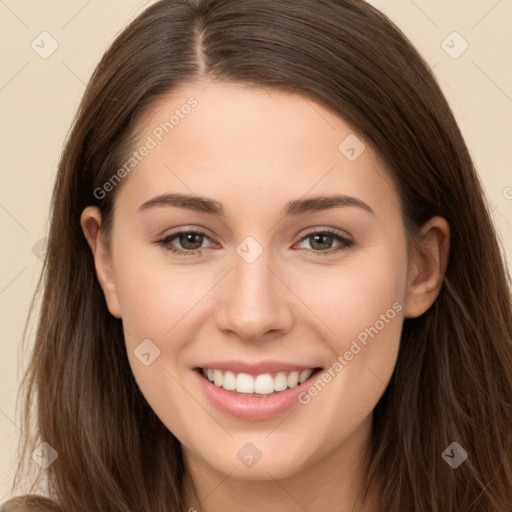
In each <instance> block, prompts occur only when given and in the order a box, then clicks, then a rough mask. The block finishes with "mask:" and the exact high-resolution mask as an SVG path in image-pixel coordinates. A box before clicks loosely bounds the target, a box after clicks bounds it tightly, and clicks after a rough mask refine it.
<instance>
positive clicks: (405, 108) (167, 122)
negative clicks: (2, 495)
mask: <svg viewBox="0 0 512 512" xmlns="http://www.w3.org/2000/svg"><path fill="white" fill-rule="evenodd" d="M43 285H44V293H43V297H42V308H41V316H40V319H39V326H38V332H37V339H36V344H35V348H34V351H33V356H32V361H31V364H30V367H29V368H28V371H27V374H26V381H25V384H26V388H25V390H26V393H25V398H24V399H25V402H24V403H25V407H26V414H25V431H26V432H28V431H30V427H31V425H30V421H29V411H30V407H31V404H32V403H34V402H33V401H34V400H37V401H36V402H35V403H36V404H37V419H36V423H37V432H36V433H35V434H34V435H33V437H32V438H31V440H30V442H27V443H26V444H25V445H23V451H22V453H21V454H20V466H19V471H18V479H20V478H21V474H22V472H23V467H24V466H23V461H24V460H25V459H26V458H28V457H26V455H28V454H30V453H31V454H32V456H33V458H34V459H38V458H39V459H40V462H39V464H40V466H41V467H42V468H43V469H44V471H42V472H41V474H42V476H44V478H46V480H45V483H46V484H47V493H46V494H47V495H48V496H47V497H46V498H45V497H42V496H39V497H38V496H36V495H34V494H32V495H30V494H28V495H26V496H23V497H18V498H14V499H13V500H11V501H10V502H8V503H6V504H5V505H4V508H3V509H2V510H5V511H17V510H58V511H72V510H73V511H81V510H83V511H90V510H109V511H125V512H128V511H142V510H147V511H149V510H151V511H169V510H173V511H174V510H175V511H184V510H189V511H193V510H203V511H207V512H216V511H219V510H244V511H255V510H262V509H265V510H278V509H279V510H280V511H281V512H283V511H286V512H288V511H290V512H291V511H295V510H337V511H341V512H345V511H352V510H358V511H377V510H378V511H396V512H403V511H413V510H414V511H416V512H420V511H421V512H423V511H424V512H426V511H429V512H431V511H441V510H442V511H443V512H447V511H460V510H474V511H491V510H492V511H498V512H505V511H509V510H510V509H511V506H512V458H511V455H512V446H511V437H510V434H509V431H510V425H511V420H512V411H511V406H510V396H511V391H512V340H511V338H512V334H511V333H512V329H511V326H512V314H511V297H510V290H509V287H508V276H507V273H506V270H505V264H504V259H503V257H502V254H501V253H500V248H499V244H498V241H497V235H496V232H495V230H494V227H493V224H492V222H491V218H490V215H489V210H488V207H487V204H486V202H485V200H484V194H483V191H482V188H481V185H480V183H479V180H478V177H477V174H476V172H475V169H474V166H473V163H472V161H471V158H470V156H469V154H468V150H467V147H466V145H465V143H464V140H463V138H462V136H461V133H460V131H459V129H458V127H457V125H456V122H455V120H454V117H453V115H452V113H451V111H450V108H449V106H448V104H447V102H446V100H445V98H444V97H443V95H442V93H441V91H440V89H439V87H438V86H437V84H436V81H435V79H434V77H433V75H432V73H431V71H430V69H429V68H428V66H427V65H426V64H425V62H424V61H423V60H422V58H421V57H420V56H419V55H418V53H417V51H416V50H415V49H414V48H413V47H412V46H411V44H410V43H409V42H408V41H407V39H406V38H405V37H404V35H403V34H402V33H401V32H400V31H399V30H398V29H397V28H396V27H395V26H394V25H393V24H392V22H390V21H389V20H388V19H387V18H386V17H385V16H384V15H382V14H381V13H380V12H378V11H377V10H376V9H374V8H372V7H371V6H369V5H368V4H366V3H365V2H362V1H359V0H337V1H331V0H321V1H318V0H316V1H313V0H300V1H297V0H293V1H292V0H284V1H280V2H271V1H269V0H246V1H244V2H237V1H228V0H197V1H193V0H188V1H187V0H173V1H169V0H166V1H160V2H157V3H156V4H154V5H152V6H151V7H149V8H148V9H147V10H146V11H145V12H144V13H142V14H141V15H140V16H139V17H138V18H137V19H136V20H135V21H134V22H133V23H131V24H130V25H129V26H128V27H127V28H126V29H125V30H124V31H123V32H122V33H121V34H120V35H119V37H118V38H117V39H116V41H115V42H114V43H113V45H112V47H111V48H110V49H109V50H108V51H107V52H106V54H105V56H104V57H103V59H102V61H101V62H100V64H99V66H98V68H97V69H96V71H95V73H94V75H93V77H92V79H91V81H90V83H89V85H88V87H87V90H86V93H85V95H84V98H83V101H82V104H81V106H80V109H79V112H78V115H77V118H76V121H75V124H74V127H73V130H72V132H71V134H70V136H69V140H68V142H67V145H66V147H65V150H64V153H63V157H62V160H61V163H60V166H59V173H58V177H57V181H56V184H55V189H54V196H53V204H52V222H51V229H50V235H49V247H48V251H47V258H46V261H45V273H44V276H43ZM34 485H35V484H34Z"/></svg>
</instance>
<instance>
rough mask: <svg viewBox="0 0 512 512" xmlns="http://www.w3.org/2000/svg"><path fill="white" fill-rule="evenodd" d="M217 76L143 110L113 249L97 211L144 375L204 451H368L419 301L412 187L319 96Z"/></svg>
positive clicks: (136, 366)
mask: <svg viewBox="0 0 512 512" xmlns="http://www.w3.org/2000/svg"><path fill="white" fill-rule="evenodd" d="M205 86H206V85H205V83H199V82H197V83H193V84H188V85H187V86H183V87H181V88H179V89H176V90H174V91H173V92H172V94H170V95H169V96H167V97H166V98H165V100H164V101H162V102H160V103H159V104H158V105H157V106H155V107H154V108H153V109H152V110H151V111H149V112H148V113H147V114H146V115H145V117H144V119H143V120H142V121H141V122H140V126H139V128H140V134H141V135H140V137H139V140H138V143H137V144H136V147H134V151H136V152H137V154H136V155H135V156H134V158H135V159H136V160H133V161H132V162H131V163H130V162H128V159H127V162H128V163H127V166H126V167H125V171H126V170H127V169H130V170H129V171H127V172H125V173H121V174H122V175H124V176H122V183H121V185H117V186H118V187H120V188H119V190H118V191H116V199H115V209H114V217H113V224H112V231H111V233H110V249H109V252H107V251H106V249H105V250H104V251H103V252H102V245H101V244H102V242H101V240H100V239H99V238H97V239H96V242H91V240H92V239H93V238H94V236H93V235H92V234H91V233H92V231H93V230H91V229H89V228H88V226H90V224H91V219H92V220H93V221H94V219H96V220H98V221H100V220H101V219H99V217H98V213H97V211H95V210H94V209H91V208H90V209H88V210H87V211H86V212H84V215H83V216H82V225H83V226H84V231H85V232H86V234H87V236H88V239H89V241H90V243H91V247H93V250H94V252H95V258H96V267H97V271H98V276H99V278H100V282H101V285H102V287H103V289H104V291H105V296H106V300H107V304H108V307H109V310H110V311H111V313H112V314H114V315H116V316H119V317H121V318H122V321H123V326H124V331H125V339H126V348H127V353H128V357H129V361H130V365H131V367H132V370H133V374H134V376H135V379H136V381H137V383H138V385H139V387H140V389H141V391H142V393H143V394H144V396H145V398H146V400H147V401H148V403H149V405H150V406H151V407H152V408H153V409H154V411H155V412H156V414H157V415H158V416H159V418H160V419H161V421H162V422H163V423H164V424H165V425H166V426H167V427H168V428H169V430H170V431H172V432H173V433H174V435H175V436H176V437H177V438H178V439H179V440H180V442H181V443H182V445H183V448H184V451H185V454H186V457H187V460H188V461H189V462H190V463H191V464H195V465H196V466H199V465H202V466H204V467H208V468H209V469H210V470H212V471H219V472H222V473H224V474H225V473H231V476H232V477H235V476H238V477H240V478H244V479H267V478H268V474H269V473H270V474H271V475H273V477H275V478H285V477H288V476H290V475H292V474H294V473H297V472H300V471H301V470H307V469H308V468H312V467H314V466H315V465H316V466H317V467H318V466H320V465H323V466H322V467H325V468H327V467H329V464H328V461H329V460H335V458H336V457H337V461H338V464H339V462H340V461H347V462H350V461H352V462H353V461H355V460H356V458H357V454H358V453H360V450H361V449H362V447H363V446H364V445H365V443H366V442H367V441H368V439H369V436H370V431H371V415H372V411H373V409H374V407H375V405H376V403H377V402H378V400H379V398H380V397H381V395H382V393H383V392H384V390H385V387H386V385H387V383H388V381H389V379H390V377H391V374H392V372H393V369H394V366H395V363H396V359H397V354H398V349H399V342H400V333H401V327H402V322H403V319H404V316H407V314H408V313H410V316H414V315H415V313H414V312H413V308H414V307H413V306H412V302H414V303H415V304H416V306H418V304H419V302H421V301H418V300H415V301H412V302H411V294H412V289H413V288H412V285H413V284H417V283H416V282H415V283H413V278H412V277H411V275H410V272H411V268H412V267H411V266H410V264H409V261H408V256H407V254H408V253H407V245H406V238H405V232H404V226H403V222H402V216H401V211H400V204H399V198H398V196H397V193H396V191H395V189H394V188H393V186H392V182H391V179H390V178H389V176H388V175H387V173H386V171H385V170H384V169H383V168H382V166H381V165H380V164H379V162H378V159H377V156H376V154H375V153H374V152H373V150H372V149H371V148H370V146H369V145H368V144H367V142H365V141H364V140H363V139H362V138H361V137H360V136H357V138H356V135H355V134H354V131H353V129H352V128H351V127H350V126H349V125H347V124H346V123H345V122H344V121H343V120H342V119H341V118H340V117H339V116H337V115H335V114H334V113H332V112H331V111H329V110H327V109H326V108H324V107H323V106H321V105H320V104H317V103H315V102H313V101H312V100H310V99H306V98H305V97H302V96H299V95H295V94H291V93H284V92H275V91H270V90H263V89H256V88H247V87H243V86H239V85H235V84H227V83H212V84H210V85H209V86H208V87H206V88H205ZM190 98H194V99H193V100H191V99H190ZM186 105H188V107H185V106H186ZM172 115H174V118H171V116H172ZM166 123H167V124H166ZM363 144H364V146H363ZM143 147H146V150H144V149H141V148H143ZM129 157H130V155H129V156H128V158H129ZM132 164H134V165H132ZM110 188H111V187H109V186H108V185H107V186H106V187H105V188H104V190H105V193H112V191H111V190H110ZM107 189H109V190H107ZM182 196H187V197H182ZM322 198H323V199H322ZM329 198H330V199H329ZM432 300H433V298H432ZM430 303H431V301H430ZM420 306H421V304H420ZM425 309H426V307H425ZM416 313H417V312H416ZM208 377H209V378H208ZM210 380H213V382H210ZM224 388H226V389H224ZM333 467H336V466H333Z"/></svg>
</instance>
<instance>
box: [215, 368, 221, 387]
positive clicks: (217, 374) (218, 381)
mask: <svg viewBox="0 0 512 512" xmlns="http://www.w3.org/2000/svg"><path fill="white" fill-rule="evenodd" d="M213 383H214V384H215V385H216V386H222V372H221V371H220V370H213Z"/></svg>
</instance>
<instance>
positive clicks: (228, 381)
mask: <svg viewBox="0 0 512 512" xmlns="http://www.w3.org/2000/svg"><path fill="white" fill-rule="evenodd" d="M222 387H223V388H224V389H226V390H228V391H233V390H234V389H236V375H235V374H234V373H233V372H226V373H224V377H223V378H222Z"/></svg>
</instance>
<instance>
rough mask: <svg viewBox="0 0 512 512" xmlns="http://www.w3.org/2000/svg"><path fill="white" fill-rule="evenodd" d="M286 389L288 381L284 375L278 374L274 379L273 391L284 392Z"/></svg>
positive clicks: (282, 373)
mask: <svg viewBox="0 0 512 512" xmlns="http://www.w3.org/2000/svg"><path fill="white" fill-rule="evenodd" d="M287 387H288V379H287V378H286V373H284V372H279V373H278V374H277V375H276V376H275V378H274V389H275V390H276V391H284V390H285V389H286V388H287Z"/></svg>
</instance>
